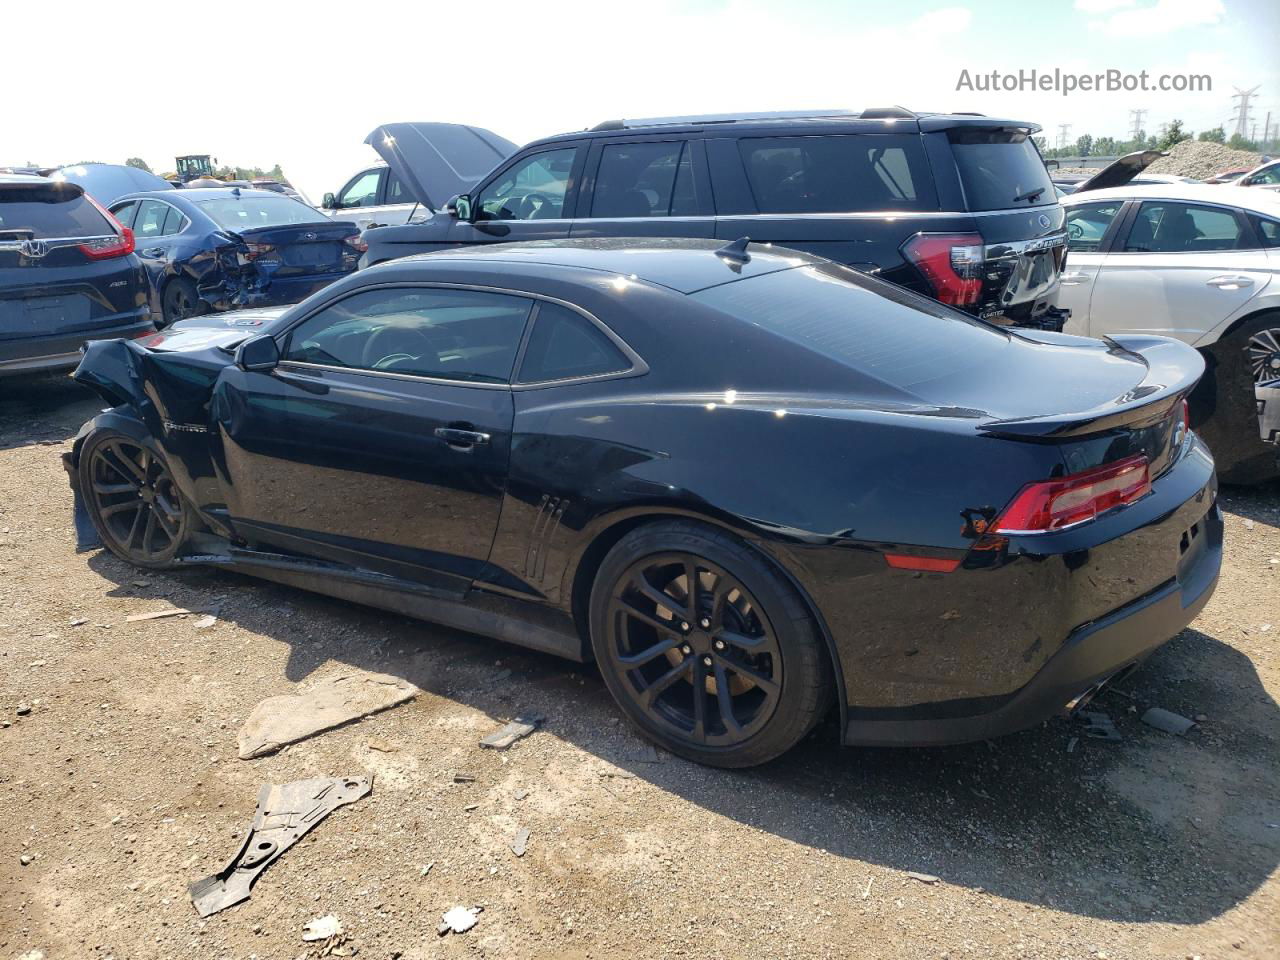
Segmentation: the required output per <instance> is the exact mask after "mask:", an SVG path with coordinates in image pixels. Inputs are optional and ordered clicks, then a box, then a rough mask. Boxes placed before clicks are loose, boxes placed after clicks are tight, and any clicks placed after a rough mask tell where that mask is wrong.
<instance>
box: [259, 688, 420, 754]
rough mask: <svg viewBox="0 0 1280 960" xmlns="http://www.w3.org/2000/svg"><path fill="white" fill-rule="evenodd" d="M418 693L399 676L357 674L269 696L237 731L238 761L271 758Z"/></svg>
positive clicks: (411, 697)
mask: <svg viewBox="0 0 1280 960" xmlns="http://www.w3.org/2000/svg"><path fill="white" fill-rule="evenodd" d="M418 693H419V690H418V688H417V687H415V686H414V685H413V684H411V683H409V682H408V681H407V680H403V679H401V678H400V677H392V676H388V675H387V674H385V673H365V672H363V671H360V672H356V673H344V674H342V675H340V676H337V677H329V678H327V679H324V680H321V681H319V682H318V683H316V684H315V685H314V686H313V687H312V688H311V689H310V690H308V691H306V692H305V693H299V694H286V695H284V696H279V697H268V698H267V699H266V700H263V701H262V702H261V703H259V704H258V705H257V706H256V707H254V708H253V712H252V713H251V714H249V719H248V720H246V721H245V722H244V726H242V727H241V728H240V734H239V737H238V738H237V743H238V745H239V748H240V759H241V760H251V759H253V758H254V757H263V756H266V755H267V754H269V753H275V752H276V751H277V750H279V749H280V748H281V747H283V746H285V745H286V744H290V743H296V742H297V741H299V740H305V739H306V738H307V737H309V736H311V735H313V734H316V733H319V732H321V731H322V730H329V729H331V728H333V727H338V726H341V725H342V724H344V723H350V722H351V721H352V720H358V719H360V718H361V717H365V716H368V715H369V714H371V713H377V712H378V711H380V710H386V709H387V708H389V707H394V706H397V705H399V704H401V703H404V702H405V701H407V700H412V699H413V698H414V697H416V696H417V695H418Z"/></svg>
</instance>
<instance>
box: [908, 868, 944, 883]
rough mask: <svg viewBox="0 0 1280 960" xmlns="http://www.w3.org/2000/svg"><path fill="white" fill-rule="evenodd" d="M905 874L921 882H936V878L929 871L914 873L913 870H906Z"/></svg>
mask: <svg viewBox="0 0 1280 960" xmlns="http://www.w3.org/2000/svg"><path fill="white" fill-rule="evenodd" d="M907 876H908V877H910V878H911V879H912V880H919V881H920V882H921V883H937V882H938V878H937V877H935V876H934V875H933V874H931V873H916V872H915V871H914V870H908V871H907Z"/></svg>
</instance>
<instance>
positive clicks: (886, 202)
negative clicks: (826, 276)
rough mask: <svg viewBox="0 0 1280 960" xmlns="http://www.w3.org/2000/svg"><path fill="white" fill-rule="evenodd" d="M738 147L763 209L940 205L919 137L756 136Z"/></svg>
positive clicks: (813, 210) (794, 210)
mask: <svg viewBox="0 0 1280 960" xmlns="http://www.w3.org/2000/svg"><path fill="white" fill-rule="evenodd" d="M738 148H739V150H741V151H742V162H743V164H744V165H745V166H746V169H747V180H748V181H749V182H750V184H751V192H752V193H753V194H754V195H755V200H756V208H757V209H758V210H759V211H760V212H761V213H856V212H859V211H864V210H937V209H938V198H937V195H936V194H935V193H934V190H933V179H932V177H930V175H929V165H928V161H927V160H926V158H925V155H924V148H923V147H922V146H921V143H920V138H919V137H918V136H914V135H910V134H863V135H845V136H830V137H749V138H744V139H742V140H739V141H738Z"/></svg>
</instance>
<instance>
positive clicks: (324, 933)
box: [302, 913, 342, 943]
mask: <svg viewBox="0 0 1280 960" xmlns="http://www.w3.org/2000/svg"><path fill="white" fill-rule="evenodd" d="M340 933H342V921H341V920H339V919H338V918H337V917H335V916H334V915H333V914H332V913H331V914H329V915H328V916H326V917H316V919H314V920H312V921H310V922H309V923H307V924H306V925H304V926H303V928H302V939H303V940H306V941H307V942H308V943H309V942H311V941H312V940H328V939H329V938H330V937H336V936H338V935H339V934H340Z"/></svg>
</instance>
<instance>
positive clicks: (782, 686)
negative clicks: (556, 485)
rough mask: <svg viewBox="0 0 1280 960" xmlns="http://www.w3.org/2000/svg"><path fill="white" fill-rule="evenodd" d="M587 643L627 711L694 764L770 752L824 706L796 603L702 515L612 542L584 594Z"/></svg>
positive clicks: (740, 760) (822, 685)
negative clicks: (588, 600) (587, 600)
mask: <svg viewBox="0 0 1280 960" xmlns="http://www.w3.org/2000/svg"><path fill="white" fill-rule="evenodd" d="M690 585H692V589H690ZM591 642H592V647H593V649H594V651H595V656H596V661H597V663H598V664H599V667H600V672H601V674H602V675H603V677H604V681H605V684H606V685H607V686H608V688H609V692H610V693H612V694H613V697H614V699H615V700H616V701H617V702H618V705H619V706H620V707H621V708H622V711H623V712H624V713H625V714H626V715H627V717H628V718H629V719H630V720H631V721H632V722H633V723H634V724H635V725H636V726H637V727H639V728H640V730H641V732H642V733H644V734H645V736H647V737H649V738H650V739H652V740H654V741H655V742H656V743H658V744H659V745H660V746H662V747H664V748H665V749H667V750H669V751H671V752H672V753H675V754H678V755H679V756H682V757H685V758H687V759H690V760H695V761H697V762H699V763H705V764H710V765H712V766H718V767H750V766H755V765H757V764H761V763H765V762H767V761H769V760H772V759H774V758H775V757H777V756H779V755H781V754H783V753H785V752H786V751H787V750H789V749H791V748H792V747H793V746H795V744H796V743H798V742H799V741H800V739H801V738H803V737H804V736H805V735H806V734H807V733H808V732H809V731H810V730H812V729H813V727H814V726H815V725H816V724H817V723H818V721H819V720H821V719H822V717H823V715H824V714H825V713H826V712H827V710H828V709H829V708H830V706H831V703H832V694H833V690H832V678H831V664H830V660H829V658H828V654H827V650H826V647H825V644H824V642H823V639H822V636H821V634H820V632H819V630H818V627H817V624H816V623H815V622H814V619H813V617H812V615H811V614H810V612H809V610H808V609H807V608H806V606H805V604H804V601H803V600H802V599H801V598H800V596H799V595H798V594H797V593H796V591H795V589H794V588H793V587H792V586H791V585H790V584H789V583H788V582H787V581H786V579H785V578H784V577H783V576H782V575H781V574H780V573H778V571H776V570H775V569H774V568H773V567H772V566H771V565H770V563H769V562H768V561H767V560H766V559H765V558H764V557H762V556H760V555H759V554H758V553H756V552H755V551H754V550H753V549H751V548H750V547H749V546H747V545H746V544H744V543H742V542H741V541H739V540H737V539H736V538H734V537H732V536H730V535H728V534H726V533H724V532H722V531H720V530H717V529H715V528H713V527H709V526H704V525H702V524H697V523H691V522H687V521H661V522H657V523H652V524H647V525H645V526H642V527H639V528H637V529H635V530H633V531H631V532H630V533H628V534H627V535H626V536H624V537H623V538H622V539H621V540H619V541H618V543H617V544H616V545H615V546H614V547H613V549H612V550H610V551H609V554H608V555H607V556H606V557H605V559H604V562H603V563H601V565H600V569H599V571H598V572H597V574H596V579H595V583H594V585H593V588H592V591H591Z"/></svg>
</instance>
